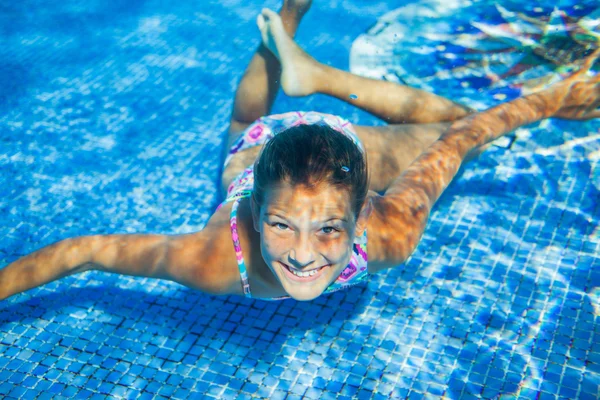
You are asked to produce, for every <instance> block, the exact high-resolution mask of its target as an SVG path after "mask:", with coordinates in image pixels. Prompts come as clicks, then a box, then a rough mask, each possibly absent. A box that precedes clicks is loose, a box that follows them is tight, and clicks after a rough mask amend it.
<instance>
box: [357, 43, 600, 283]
mask: <svg viewBox="0 0 600 400" xmlns="http://www.w3.org/2000/svg"><path fill="white" fill-rule="evenodd" d="M599 55H600V50H598V51H596V52H595V53H594V54H593V55H592V56H590V57H588V58H587V59H586V60H585V62H584V63H583V66H582V68H581V69H580V70H579V71H578V72H576V73H575V74H573V75H571V76H570V77H568V78H566V79H565V80H563V81H560V82H558V83H556V84H554V85H552V86H550V87H549V88H548V89H546V90H543V91H541V92H539V93H534V94H531V95H528V96H525V97H522V98H518V99H516V100H513V101H510V102H508V103H504V104H501V105H499V106H496V107H493V108H491V109H489V110H486V111H484V112H480V113H475V114H471V115H469V116H467V117H465V118H463V119H461V120H458V121H456V122H454V123H453V124H452V125H451V126H450V128H449V129H448V131H447V132H445V133H444V134H443V135H442V136H441V137H440V139H438V140H437V141H436V142H435V143H433V144H432V145H431V146H430V147H429V148H428V149H427V150H426V151H425V152H424V153H423V154H422V155H421V156H419V157H418V158H417V159H416V160H415V161H414V162H413V163H412V164H411V165H410V166H409V168H408V169H406V170H405V171H404V172H403V173H402V175H400V176H399V177H398V178H397V179H396V180H395V181H394V182H393V183H392V185H391V186H390V187H389V188H388V190H387V191H386V192H385V195H384V196H373V197H372V205H373V213H372V215H371V217H370V218H369V224H370V225H371V228H372V229H369V231H370V232H374V235H371V236H370V237H369V271H370V272H377V271H378V270H381V269H384V268H390V267H393V266H396V265H398V264H400V263H402V262H404V261H405V260H406V259H407V258H408V257H409V256H410V255H411V254H412V252H413V251H414V249H415V248H416V246H417V244H418V243H419V240H420V238H421V236H422V234H423V231H424V230H425V226H426V224H427V220H428V218H429V213H430V211H431V208H432V207H433V205H434V204H435V202H436V201H437V200H438V198H439V197H440V196H441V194H442V192H443V191H444V190H445V189H446V187H447V186H448V185H449V184H450V182H451V181H452V179H453V178H454V176H455V175H456V173H457V172H458V169H459V168H460V166H461V164H462V162H463V161H464V159H465V157H466V156H467V155H468V154H469V152H471V151H472V150H475V149H477V148H478V147H479V146H482V145H484V144H486V143H489V142H490V141H492V140H494V139H496V138H498V137H500V136H502V135H504V134H505V133H508V132H510V131H512V130H514V129H516V128H518V127H519V126H522V125H526V124H530V123H533V122H536V121H539V120H541V119H544V118H550V117H558V118H565V119H573V120H585V119H591V118H598V117H600V110H598V107H599V106H600V74H598V75H597V76H595V77H589V76H587V72H588V71H589V69H590V68H591V67H592V65H593V63H594V61H595V60H596V59H597V57H598V56H599ZM371 221H373V222H371ZM368 228H369V227H368ZM372 250H373V251H372Z"/></svg>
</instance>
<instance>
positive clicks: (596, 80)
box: [548, 49, 600, 121]
mask: <svg viewBox="0 0 600 400" xmlns="http://www.w3.org/2000/svg"><path fill="white" fill-rule="evenodd" d="M598 58H600V49H598V50H596V51H595V52H594V53H592V55H590V56H588V57H587V58H586V59H585V60H584V61H583V64H582V66H581V68H580V69H579V71H577V72H575V73H574V74H573V75H571V76H569V77H568V78H566V79H564V80H562V81H560V82H557V83H555V84H554V85H552V86H550V87H549V88H548V90H549V91H550V92H551V93H552V96H553V101H554V102H556V104H558V105H559V108H558V110H557V111H556V112H555V113H554V115H553V116H554V117H556V118H564V119H572V120H579V121H583V120H588V119H592V118H600V72H598V73H596V75H595V76H589V74H588V72H589V71H590V69H591V68H592V66H593V65H594V63H595V62H596V61H597V60H598Z"/></svg>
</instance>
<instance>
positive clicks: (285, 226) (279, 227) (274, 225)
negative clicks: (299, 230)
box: [271, 222, 289, 231]
mask: <svg viewBox="0 0 600 400" xmlns="http://www.w3.org/2000/svg"><path fill="white" fill-rule="evenodd" d="M271 226H273V227H275V228H277V229H279V230H281V231H285V230H286V229H287V228H289V226H287V225H286V224H282V223H281V222H275V223H274V224H273V225H271Z"/></svg>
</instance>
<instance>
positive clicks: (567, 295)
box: [0, 0, 600, 399]
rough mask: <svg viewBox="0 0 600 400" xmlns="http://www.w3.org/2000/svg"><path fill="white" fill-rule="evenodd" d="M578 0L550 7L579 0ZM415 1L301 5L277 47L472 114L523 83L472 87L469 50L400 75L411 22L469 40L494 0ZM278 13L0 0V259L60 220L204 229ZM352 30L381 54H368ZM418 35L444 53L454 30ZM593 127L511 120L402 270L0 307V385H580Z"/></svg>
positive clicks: (57, 293) (58, 232) (63, 288)
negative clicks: (304, 289) (348, 280)
mask: <svg viewBox="0 0 600 400" xmlns="http://www.w3.org/2000/svg"><path fill="white" fill-rule="evenodd" d="M574 3H575V2H563V1H561V2H558V3H557V4H553V6H552V8H554V6H556V7H557V8H559V9H564V10H567V11H568V12H569V13H570V14H569V15H579V16H581V15H583V14H585V13H591V12H592V9H591V7H592V6H593V5H594V4H593V3H591V2H583V3H582V2H578V3H581V4H580V6H581V7H583V8H578V7H575V5H574ZM415 4H416V3H415ZM415 4H413V5H411V4H408V5H407V3H406V2H403V1H402V2H401V1H369V2H366V1H359V0H346V1H343V2H342V1H337V0H326V1H318V2H316V3H315V4H314V5H313V7H312V9H311V11H310V12H309V14H307V16H306V18H305V20H304V21H303V23H302V25H301V28H300V30H299V32H298V36H297V40H298V42H299V43H300V44H301V45H302V46H303V47H304V48H305V49H306V50H307V51H308V52H309V53H310V54H312V55H313V56H314V57H315V58H317V59H319V60H321V61H324V62H327V63H328V64H330V65H333V66H335V67H338V68H343V69H348V68H352V70H353V71H355V72H357V73H366V71H365V65H366V66H369V65H371V66H377V69H376V68H375V67H373V68H371V70H372V72H373V73H376V74H379V76H378V77H379V78H385V79H392V80H393V79H398V80H399V81H401V80H403V81H409V82H410V84H411V85H415V86H421V87H423V88H427V89H434V90H436V92H437V93H440V94H443V95H446V96H450V97H452V98H454V99H457V100H460V101H464V102H466V103H469V104H470V105H472V106H473V107H475V108H478V109H483V108H485V107H487V106H491V105H494V104H497V103H498V102H499V101H501V100H506V99H510V98H514V96H516V95H518V94H519V93H520V90H522V89H521V88H520V87H519V86H518V85H516V84H515V82H516V81H517V80H518V79H520V77H523V75H521V76H511V77H509V78H507V79H506V80H504V81H500V82H499V83H496V84H492V83H491V81H490V80H489V79H488V77H486V76H481V75H478V74H477V72H476V71H477V68H476V66H477V64H476V63H475V64H473V63H466V64H465V65H468V66H469V67H470V68H471V69H470V70H468V71H467V72H468V73H467V74H465V69H458V70H452V68H451V67H455V66H458V64H452V65H449V66H448V68H446V70H451V72H452V73H453V74H455V75H451V76H447V75H443V74H442V75H439V76H438V75H435V72H436V71H433V72H432V73H430V72H431V71H430V72H428V73H427V74H425V72H423V70H420V69H419V68H417V67H418V65H419V63H420V64H421V65H422V64H423V62H421V61H420V60H424V59H427V57H429V56H431V52H422V54H418V53H414V52H413V50H414V47H413V48H411V47H410V46H416V45H415V42H413V41H411V40H409V39H410V38H411V37H412V36H411V35H410V33H411V32H412V33H413V34H416V33H417V32H419V26H421V27H422V26H433V25H432V24H433V20H434V19H435V18H436V16H437V17H440V18H444V21H448V26H446V28H445V29H446V30H445V31H443V32H438V33H445V34H448V35H455V34H457V31H456V29H454V28H456V26H458V25H459V24H462V26H463V27H465V29H467V31H469V32H471V33H476V28H475V27H474V26H473V25H472V24H471V25H469V23H470V22H469V21H468V20H469V18H468V15H469V12H471V11H469V10H472V9H471V8H469V7H476V6H481V7H483V8H481V9H480V10H491V11H490V12H489V13H488V12H487V11H486V12H485V14H486V15H487V17H486V18H488V19H487V20H486V21H484V22H485V23H487V24H489V25H493V23H495V22H496V23H499V22H498V21H500V18H501V17H502V18H504V17H505V16H506V15H504V16H502V15H500V13H499V12H496V11H493V10H498V8H497V7H496V5H495V4H493V3H491V2H487V1H479V2H464V3H463V2H460V1H454V2H450V3H448V2H444V3H441V2H428V3H422V2H421V3H419V4H416V5H415ZM440 4H445V6H444V7H441V6H440ZM278 5H279V3H278V2H275V1H266V2H265V3H264V4H258V3H252V2H242V1H237V0H235V1H234V0H225V1H216V0H214V1H209V0H205V1H197V2H179V3H173V2H171V3H169V4H167V3H165V2H159V1H145V2H144V1H136V0H133V1H122V0H113V1H111V2H83V1H79V0H66V1H64V2H60V3H55V4H50V3H49V2H36V1H29V0H24V1H21V2H10V3H7V4H5V5H4V6H3V8H2V11H1V12H0V19H1V20H2V23H0V29H1V32H2V37H3V39H4V40H3V45H2V46H1V47H0V94H1V96H0V127H1V128H0V142H1V146H0V266H4V265H6V264H7V263H9V262H11V261H13V260H15V259H16V258H18V257H20V256H22V255H24V254H27V253H29V252H31V251H34V250H36V249H38V248H40V247H42V246H45V245H48V244H51V243H54V242H56V241H58V240H60V239H64V238H66V237H71V236H78V235H87V234H105V233H133V232H142V233H169V234H178V233H186V232H193V231H197V230H199V229H201V228H202V227H203V226H204V224H205V223H206V222H207V220H208V218H209V216H210V213H211V211H212V210H213V209H214V207H215V205H216V203H217V202H218V200H219V199H218V194H217V190H218V182H219V179H218V174H219V171H220V167H219V166H220V163H221V161H222V160H220V154H221V149H222V146H223V145H224V144H223V139H224V137H225V136H224V135H225V130H226V128H227V121H228V118H229V114H230V111H231V106H232V96H233V92H234V90H235V87H236V84H237V82H238V81H239V79H240V77H241V75H242V73H243V71H244V69H245V67H246V64H247V63H248V61H249V60H250V57H251V55H252V52H253V50H254V49H255V48H256V46H257V45H258V43H259V36H258V33H257V30H256V28H255V23H254V20H255V18H256V15H257V14H258V13H259V12H260V9H261V8H262V7H263V6H266V7H269V8H272V9H275V8H277V7H278ZM502 5H503V7H505V8H506V9H507V10H510V11H511V12H515V11H519V8H518V7H521V8H523V7H524V8H528V9H526V10H525V9H523V10H520V11H522V12H527V13H529V14H528V15H530V16H531V15H537V16H543V15H549V14H550V13H551V12H552V8H548V7H546V8H543V7H542V6H539V7H529V6H527V5H523V4H519V2H503V3H502ZM486 7H487V8H486ZM586 7H587V8H586ZM529 8H531V9H529ZM534 8H535V9H534ZM398 10H400V11H398ZM415 10H416V11H415ZM424 10H428V11H427V12H426V13H425V11H424ZM449 10H450V11H451V12H449ZM411 12H413V13H417V12H419V13H424V14H418V16H419V18H421V19H420V20H419V23H420V24H422V25H419V24H417V23H415V24H413V25H411V26H409V28H408V29H409V30H408V31H406V30H405V31H402V32H403V34H404V35H405V36H404V38H406V47H402V41H398V40H397V41H392V42H391V44H392V45H393V46H392V47H389V46H388V47H386V46H385V43H388V44H389V43H390V42H389V41H388V42H385V40H384V41H383V42H378V41H377V40H378V39H377V38H381V36H377V33H378V31H377V30H374V27H379V28H382V29H381V31H385V32H387V33H389V32H391V35H392V36H393V34H394V33H398V32H400V31H398V32H395V31H393V29H399V28H398V27H400V26H403V25H402V22H404V23H406V21H408V20H411V18H410V17H411V15H412V16H417V14H410V13H411ZM481 12H482V13H483V11H481ZM536 13H537V14H536ZM586 15H587V14H586ZM452 17H455V18H456V21H457V22H456V25H453V24H452V21H453V20H452ZM384 27H388V28H389V27H391V28H389V29H392V30H387V31H386V30H385V29H383V28H384ZM410 29H412V31H411V30H410ZM440 29H441V28H440ZM593 29H595V28H594V27H592V30H593ZM454 38H456V36H455V37H454ZM365 39H368V40H371V41H372V42H373V43H375V45H377V46H380V47H376V49H378V51H381V52H383V53H381V52H380V53H376V54H375V55H376V56H373V54H371V56H372V57H370V56H369V54H366V53H365V52H364V50H365V43H364V40H365ZM384 39H385V38H384ZM425 39H427V40H432V42H427V43H425V42H423V43H424V45H426V46H431V48H432V49H437V50H439V51H440V52H441V53H442V54H444V52H445V51H448V52H449V53H450V55H452V54H453V53H452V52H453V51H455V49H456V48H455V47H452V46H458V44H460V43H458V44H457V43H456V41H452V40H454V39H452V40H451V39H449V38H448V37H444V38H441V37H433V36H427V37H426V38H425ZM487 39H489V38H487ZM368 40H367V42H368ZM436 40H437V41H440V43H441V42H443V43H442V44H441V45H443V46H445V47H443V48H438V47H437V46H438V45H440V44H439V43H437V44H435V45H434V41H436ZM490 40H491V39H490ZM402 48H404V49H409V50H411V51H407V52H406V55H407V57H401V56H398V55H399V54H401V52H400V51H398V49H402ZM390 49H392V52H391V53H390V54H392V55H394V54H395V56H394V57H391V58H390V57H387V58H386V57H385V56H386V54H388V53H385V52H386V51H389V50H390ZM394 49H396V50H394ZM440 49H441V50H440ZM367 50H368V49H367ZM486 51H487V53H486V54H488V55H489V54H490V52H489V48H488V49H486ZM519 51H520V52H522V51H524V50H523V49H522V48H515V49H514V51H513V53H515V54H516V53H518V52H519ZM367 53H368V52H367ZM457 53H460V52H458V51H457ZM381 54H383V57H379V56H380V55H381ZM413 54H417V55H415V56H414V57H412V55H413ZM436 54H437V53H436ZM469 54H471V53H469ZM513 55H514V54H513ZM436 57H442V56H440V55H436ZM502 60H503V62H504V61H506V60H508V59H502ZM510 60H512V61H511V62H515V58H514V57H513V58H510ZM506 62H508V61H506ZM413 63H414V64H413ZM415 64H416V65H415ZM543 67H544V65H543V64H542V68H543ZM367 69H368V68H367ZM474 71H475V72H474ZM535 71H539V70H534V72H535ZM421 72H422V73H421ZM530 72H531V71H530ZM528 73H529V72H528ZM461 74H462V75H461ZM469 74H470V75H469ZM432 76H433V78H432ZM440 77H442V78H443V79H442V78H440ZM530 77H531V76H530V75H526V76H525V77H524V79H525V78H530ZM461 79H462V80H461ZM461 82H463V84H461ZM465 82H466V83H465ZM486 93H490V95H489V96H488V95H486ZM294 109H295V110H315V111H322V112H329V113H333V114H338V115H341V116H343V117H345V118H347V119H349V120H351V121H353V122H355V123H359V124H364V125H368V124H382V122H380V121H377V120H376V119H375V118H374V117H372V116H370V115H368V114H367V113H364V112H361V111H358V110H356V109H354V108H352V107H350V106H349V105H346V104H344V103H342V102H340V101H337V100H332V99H329V98H326V97H324V96H313V97H310V98H303V99H290V98H288V97H286V96H283V95H281V96H280V97H279V98H278V100H277V104H276V106H275V109H274V110H273V112H274V113H276V112H284V111H289V110H294ZM599 132H600V121H590V122H585V123H575V122H568V121H558V120H550V121H544V122H542V123H540V124H536V125H534V126H531V127H527V128H522V129H519V130H517V131H516V132H515V133H514V134H512V135H510V137H509V138H508V139H505V140H503V141H499V142H497V143H496V144H495V145H494V146H492V147H491V148H490V150H488V151H487V152H486V153H484V154H483V155H482V156H481V157H479V158H478V159H477V160H475V161H472V162H470V163H469V164H468V165H467V166H465V168H464V169H463V171H462V172H461V174H460V175H459V177H458V178H457V179H456V180H455V181H454V182H453V183H452V185H451V186H450V187H449V188H448V190H447V191H446V193H445V194H444V195H443V197H442V198H441V199H440V201H439V202H438V204H437V206H436V208H435V210H434V212H433V213H432V216H431V219H430V222H429V225H428V228H427V230H426V232H425V235H424V238H423V240H422V242H421V244H420V245H419V247H418V248H417V250H416V252H415V253H414V255H413V256H412V258H411V259H410V260H409V261H408V262H406V263H405V264H403V265H400V266H398V267H397V268H395V269H392V270H389V271H387V272H385V273H382V274H380V275H375V276H372V277H371V279H370V281H369V282H368V284H366V285H364V286H360V287H354V288H352V289H350V290H347V291H342V292H336V293H333V294H331V295H327V296H322V297H320V298H318V299H316V300H314V301H311V302H296V301H294V300H285V301H281V302H265V301H260V300H248V299H245V298H241V297H214V296H208V295H204V294H202V293H199V292H197V291H194V290H191V289H187V288H184V287H182V286H180V285H178V284H175V283H170V282H163V281H157V280H153V279H142V278H133V277H121V276H116V275H109V274H105V273H100V272H87V273H84V274H80V275H76V276H72V277H67V278H64V279H61V280H59V281H57V282H53V283H50V284H47V285H45V286H43V287H41V288H37V289H33V290H30V291H28V292H26V293H24V294H20V295H17V296H14V297H12V298H10V299H8V300H4V301H2V302H0V397H5V398H9V399H12V398H61V397H62V398H85V397H90V398H111V399H112V398H145V397H148V398H176V399H177V398H181V399H187V398H190V397H192V398H195V397H202V398H204V397H206V398H211V397H212V398H218V399H221V398H241V399H243V398H270V399H283V398H286V399H295V398H298V399H299V398H308V399H327V398H359V399H367V398H381V399H384V398H410V399H420V398H431V399H435V398H449V399H471V398H486V399H488V398H506V399H513V398H519V399H555V398H571V399H572V398H578V399H596V398H598V397H600V389H599V387H600V323H599V322H600V228H598V226H599V220H600V206H599V204H600V201H599V200H600V165H599V160H600V133H599ZM0 284H1V282H0Z"/></svg>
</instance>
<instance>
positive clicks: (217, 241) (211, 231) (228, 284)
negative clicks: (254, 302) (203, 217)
mask: <svg viewBox="0 0 600 400" xmlns="http://www.w3.org/2000/svg"><path fill="white" fill-rule="evenodd" d="M230 212H231V203H227V204H225V205H224V206H223V207H221V208H220V209H219V210H217V211H216V212H215V214H213V216H212V217H211V218H210V220H209V221H208V223H207V224H206V226H205V227H204V228H203V229H202V230H201V231H199V232H196V233H192V234H187V235H179V236H174V237H172V238H171V240H170V244H169V261H168V275H169V276H168V278H169V279H171V280H174V281H176V282H178V283H181V284H183V285H185V286H188V287H191V288H194V289H198V290H201V291H203V292H206V293H210V294H220V295H230V294H243V291H242V287H241V284H240V274H239V270H238V267H237V261H236V255H235V251H234V249H233V243H232V237H231V228H230V224H229V215H230Z"/></svg>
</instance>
